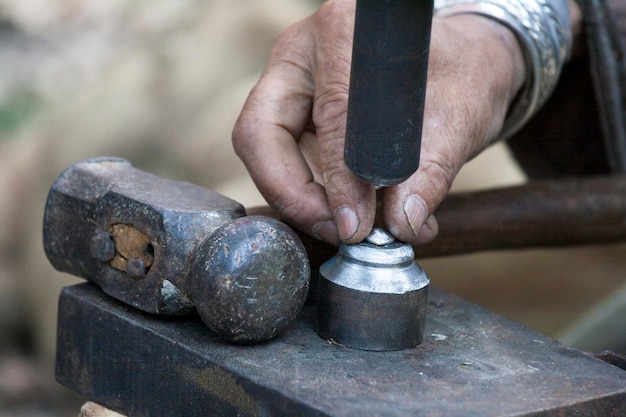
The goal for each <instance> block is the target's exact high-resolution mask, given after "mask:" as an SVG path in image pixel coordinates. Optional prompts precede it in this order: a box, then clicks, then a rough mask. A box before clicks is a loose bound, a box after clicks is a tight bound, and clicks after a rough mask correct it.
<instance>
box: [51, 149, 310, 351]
mask: <svg viewBox="0 0 626 417" xmlns="http://www.w3.org/2000/svg"><path fill="white" fill-rule="evenodd" d="M43 241H44V249H45V252H46V255H47V256H48V259H49V260H50V262H51V263H52V265H53V266H54V267H55V268H56V269H57V270H59V271H62V272H68V273H70V274H73V275H76V276H79V277H82V278H85V279H87V280H88V281H90V282H92V283H94V284H96V285H97V286H99V287H100V288H101V289H102V290H103V291H104V292H105V293H107V294H109V295H110V296H112V297H114V298H116V299H117V300H119V301H122V302H124V303H126V304H128V305H131V306H133V307H135V308H138V309H140V310H143V311H146V312H148V313H153V314H164V315H180V314H187V313H190V312H192V311H194V310H195V311H197V312H198V314H199V315H200V317H201V318H202V320H203V321H204V322H205V323H206V324H207V326H208V327H209V328H211V329H212V330H213V331H215V332H216V333H218V334H219V335H220V336H221V337H222V338H224V339H226V340H228V341H232V342H237V343H241V344H251V343H258V342H263V341H265V340H268V339H271V338H272V337H274V336H276V335H277V334H278V333H280V331H281V330H283V329H284V328H286V327H287V326H288V325H289V324H290V323H291V322H292V321H293V319H295V317H296V316H297V314H298V313H299V311H300V309H301V307H302V305H303V304H304V301H305V299H306V295H307V293H308V288H309V280H310V267H309V263H308V258H307V255H306V251H305V249H304V247H303V245H302V243H301V242H300V240H299V239H298V237H297V236H296V234H295V233H294V232H293V231H292V230H291V229H289V228H288V227H287V226H286V225H284V224H283V223H281V222H279V221H277V220H275V219H271V218H267V217H262V216H249V217H246V216H245V210H244V208H243V206H241V205H240V204H239V203H237V202H236V201H234V200H231V199H229V198H226V197H224V196H222V195H221V194H218V193H216V192H213V191H211V190H208V189H206V188H203V187H200V186H197V185H194V184H190V183H186V182H181V181H174V180H169V179H165V178H161V177H158V176H155V175H152V174H149V173H146V172H143V171H141V170H139V169H137V168H135V167H133V166H132V165H131V164H130V163H129V162H128V161H126V160H124V159H119V158H96V159H90V160H86V161H82V162H79V163H77V164H74V165H72V166H71V167H69V168H68V169H66V170H65V171H64V172H63V173H62V174H61V175H60V176H59V178H58V179H57V180H56V181H55V182H54V184H53V185H52V187H51V189H50V192H49V194H48V200H47V202H46V209H45V214H44V224H43Z"/></svg>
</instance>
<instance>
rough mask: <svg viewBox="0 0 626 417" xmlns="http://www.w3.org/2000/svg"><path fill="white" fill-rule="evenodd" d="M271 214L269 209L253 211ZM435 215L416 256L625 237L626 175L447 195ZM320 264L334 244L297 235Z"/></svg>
mask: <svg viewBox="0 0 626 417" xmlns="http://www.w3.org/2000/svg"><path fill="white" fill-rule="evenodd" d="M259 210H260V211H261V212H262V214H265V215H271V211H270V210H269V209H268V208H257V209H252V210H251V211H253V212H255V213H257V214H258V213H259ZM435 216H436V217H437V220H438V222H439V234H438V235H437V238H435V240H433V241H432V242H431V243H429V244H427V245H423V246H415V247H414V249H415V256H416V258H417V259H420V258H425V257H434V256H445V255H455V254H464V253H471V252H478V251H486V250H502V249H521V248H534V247H556V246H572V245H582V244H593V243H609V242H618V241H623V240H626V176H624V175H613V176H604V177H579V178H566V179H560V180H541V181H531V182H528V183H526V184H524V185H520V186H513V187H507V188H499V189H491V190H486V191H474V192H464V193H454V194H450V195H449V196H448V197H447V198H446V199H445V200H444V201H443V202H442V203H441V205H440V206H439V208H438V209H437V211H436V213H435ZM299 235H300V237H301V239H302V240H303V243H304V245H305V246H306V248H307V251H308V253H309V256H310V258H311V266H313V267H315V266H318V265H320V264H321V263H322V262H324V261H325V260H326V259H328V258H330V257H331V256H333V255H334V254H335V253H336V248H334V247H332V246H331V245H328V244H325V243H323V242H320V241H317V240H315V239H313V238H311V237H309V236H307V235H304V234H302V233H299Z"/></svg>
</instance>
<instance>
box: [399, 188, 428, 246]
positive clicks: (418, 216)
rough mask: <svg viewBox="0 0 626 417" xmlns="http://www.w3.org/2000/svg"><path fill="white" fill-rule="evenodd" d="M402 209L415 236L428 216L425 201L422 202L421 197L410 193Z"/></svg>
mask: <svg viewBox="0 0 626 417" xmlns="http://www.w3.org/2000/svg"><path fill="white" fill-rule="evenodd" d="M402 210H403V211H404V215H405V216H406V220H407V222H408V223H409V226H411V230H412V231H413V234H414V235H415V236H417V234H418V233H419V231H420V229H421V228H422V225H423V224H424V222H425V221H426V219H427V218H428V207H426V202H424V199H423V198H422V197H420V196H417V195H413V194H412V195H410V196H408V197H407V198H406V200H405V201H404V206H402Z"/></svg>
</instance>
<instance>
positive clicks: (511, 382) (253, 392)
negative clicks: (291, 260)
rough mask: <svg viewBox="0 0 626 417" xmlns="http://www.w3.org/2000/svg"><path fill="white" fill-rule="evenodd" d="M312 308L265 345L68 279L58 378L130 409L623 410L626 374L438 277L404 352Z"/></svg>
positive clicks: (312, 412) (182, 412)
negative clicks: (319, 331)
mask: <svg viewBox="0 0 626 417" xmlns="http://www.w3.org/2000/svg"><path fill="white" fill-rule="evenodd" d="M313 310H314V308H313V306H311V305H307V306H305V309H304V310H303V312H302V313H301V314H300V316H299V318H298V319H297V320H296V321H295V322H294V323H293V324H292V326H290V327H289V328H288V329H287V330H286V331H285V332H283V333H282V334H281V335H280V336H278V337H277V338H276V339H274V340H272V341H271V342H268V343H266V344H263V345H255V346H237V345H231V344H227V343H224V342H223V341H221V340H220V339H219V338H218V337H217V336H216V335H214V334H213V333H211V332H210V331H208V330H207V328H206V327H205V326H203V325H202V324H201V323H200V321H199V320H198V319H194V318H193V317H186V318H181V317H163V316H161V317H156V316H151V315H149V314H145V313H141V312H139V311H137V310H134V309H132V308H129V307H128V306H126V305H124V304H121V303H119V302H117V301H115V300H113V299H111V298H110V297H108V296H106V295H105V294H104V293H102V292H101V291H99V290H98V289H97V288H96V287H94V286H92V285H90V284H81V285H78V286H73V287H68V288H66V289H64V291H63V293H62V295H61V299H60V309H59V338H58V357H57V368H56V373H57V379H58V380H59V382H61V383H62V384H64V385H66V386H67V387H69V388H71V389H73V390H75V391H78V392H80V393H81V394H83V395H85V396H87V397H89V398H90V399H91V400H94V401H96V402H99V403H101V404H103V405H105V406H107V407H109V408H112V409H114V410H117V411H120V412H122V413H125V414H128V415H130V416H133V417H142V416H174V415H176V416H206V415H240V416H253V415H258V416H282V415H284V416H321V415H329V416H446V417H454V416H463V417H468V416H480V417H490V416H572V415H577V416H578V415H580V416H602V417H606V416H614V417H616V416H623V415H626V372H624V371H623V370H621V369H619V368H617V367H615V366H613V365H610V364H608V363H605V362H603V361H601V360H599V359H596V358H594V357H592V356H591V355H586V354H582V353H580V352H578V351H575V350H572V349H568V348H566V347H564V346H562V345H561V344H559V343H558V342H556V341H554V340H551V339H549V338H546V337H545V336H543V335H541V334H539V333H536V332H534V331H531V330H529V329H527V328H525V327H523V326H521V325H518V324H516V323H513V322H511V321H508V320H506V319H504V318H502V317H500V316H497V315H495V314H493V313H490V312H488V311H486V310H484V309H481V308H479V307H477V306H475V305H473V304H471V303H468V302H466V301H463V300H461V299H460V298H458V297H456V296H454V295H451V294H449V293H446V292H443V291H441V290H438V289H436V288H432V287H431V289H430V302H429V304H428V314H427V319H426V330H425V340H424V342H423V343H422V344H421V345H420V346H418V347H416V348H414V349H409V350H403V351H396V352H368V351H360V350H354V349H348V348H345V347H342V346H339V345H336V344H332V343H328V342H327V341H326V340H324V339H322V338H320V337H318V336H317V335H316V333H315V331H314V329H313V321H314V317H313Z"/></svg>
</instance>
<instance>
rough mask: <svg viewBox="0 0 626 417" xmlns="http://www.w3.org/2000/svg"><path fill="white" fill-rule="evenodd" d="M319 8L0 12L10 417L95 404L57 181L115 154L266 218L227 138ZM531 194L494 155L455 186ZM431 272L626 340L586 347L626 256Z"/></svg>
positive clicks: (560, 257) (495, 300)
mask: <svg viewBox="0 0 626 417" xmlns="http://www.w3.org/2000/svg"><path fill="white" fill-rule="evenodd" d="M318 3H319V2H318V1H314V0H211V1H193V0H108V1H96V0H20V1H15V0H0V416H3V417H11V416H31V417H37V416H74V415H77V414H78V410H79V408H80V405H81V404H82V403H83V402H85V401H86V399H84V398H81V397H79V396H78V395H74V394H72V393H70V392H69V391H68V390H66V389H64V388H63V387H61V386H60V385H58V384H57V383H56V382H55V381H54V370H53V369H54V354H55V332H56V328H55V326H56V308H57V306H56V303H57V298H58V294H59V291H60V289H61V287H62V286H64V285H71V284H73V283H77V282H80V280H79V279H76V278H73V277H71V276H69V275H65V274H61V273H58V272H56V271H54V270H53V269H52V267H51V266H50V265H49V263H48V261H47V259H46V258H45V255H44V253H43V248H42V238H41V220H42V216H43V210H44V204H45V199H46V194H47V192H48V189H49V187H50V185H51V184H52V182H53V181H54V180H55V179H56V177H57V176H58V175H59V174H60V173H61V172H62V171H63V169H65V168H66V167H68V166H69V165H71V164H72V163H74V162H77V161H78V160H81V159H85V158H89V157H94V156H104V155H108V156H120V157H124V158H127V159H129V160H130V161H131V162H132V163H133V164H134V165H135V166H137V167H139V168H141V169H143V170H146V171H149V172H152V173H155V174H157V175H161V176H164V177H169V178H174V179H179V180H186V181H191V182H195V183H198V184H201V185H203V186H205V187H208V188H211V189H213V190H215V191H218V192H221V193H223V194H225V195H226V196H228V197H231V198H233V199H235V200H238V201H239V202H241V203H243V204H244V205H245V206H254V205H260V204H263V199H262V198H261V197H260V196H259V194H258V192H257V191H256V190H255V188H254V186H253V185H252V182H251V181H250V179H249V178H248V175H247V173H246V171H245V168H244V167H243V165H242V164H241V163H240V162H239V160H238V159H237V158H236V156H235V155H234V153H233V151H232V148H231V144H230V132H231V129H232V126H233V124H234V121H235V119H236V117H237V115H238V112H239V110H240V108H241V106H242V104H243V102H244V100H245V98H246V96H247V93H248V91H249V90H250V89H251V88H252V86H253V85H254V83H255V82H256V80H257V79H258V77H259V73H260V71H261V70H262V68H263V66H264V63H265V60H266V57H267V56H268V54H269V51H270V49H271V46H272V44H273V42H274V39H275V38H276V36H277V34H278V33H279V32H280V31H281V30H282V29H284V28H286V27H287V26H288V25H289V24H291V23H292V22H294V21H296V20H299V19H301V18H303V17H305V16H307V15H309V14H310V13H312V12H313V11H314V10H315V8H316V7H317V5H318ZM524 181H525V177H524V175H523V174H522V173H521V172H520V170H519V169H518V167H517V166H516V165H515V163H514V162H513V161H512V160H511V159H510V157H509V154H508V151H507V149H506V147H505V146H504V145H497V146H495V147H493V148H492V149H490V150H489V151H487V152H486V153H485V154H483V155H482V156H480V157H479V158H477V159H475V160H474V161H472V162H471V163H470V164H468V166H467V167H466V168H465V169H464V170H463V172H462V174H461V175H460V177H459V179H458V180H457V182H456V183H455V186H454V187H455V190H468V189H482V188H488V187H497V186H506V185H512V184H519V183H522V182H524ZM420 264H421V265H422V266H423V267H424V268H425V269H426V270H427V272H428V273H429V274H430V276H431V279H432V282H433V284H434V285H436V286H439V287H443V288H445V289H448V290H450V291H452V292H455V293H457V294H459V295H461V296H462V297H465V298H467V299H469V300H471V301H474V302H476V303H478V304H480V305H482V306H484V307H485V308H487V309H490V310H492V311H495V312H498V313H499V314H502V315H504V316H506V317H509V318H511V319H513V320H516V321H519V322H522V323H524V324H526V325H527V326H529V327H532V328H534V329H536V330H538V331H541V332H543V333H545V334H547V335H550V336H555V337H558V338H560V339H561V340H563V341H564V342H565V343H568V344H571V345H575V346H578V347H580V348H583V349H590V350H592V351H600V350H603V349H609V348H612V349H620V348H619V347H616V345H615V342H614V341H615V340H618V339H620V338H621V340H623V339H624V334H625V333H626V328H625V326H626V325H625V324H624V323H623V322H621V321H620V323H621V325H618V326H612V327H611V329H610V330H609V331H608V334H606V332H605V334H604V336H594V337H593V342H594V343H595V345H589V344H585V342H587V341H589V339H591V337H589V336H588V335H589V334H590V333H585V331H587V330H588V329H589V327H590V326H592V327H593V326H594V325H593V323H592V324H589V323H590V320H591V321H593V318H594V317H599V316H602V314H604V312H606V311H607V306H614V305H616V303H617V304H619V302H622V303H623V300H624V298H626V295H625V294H626V291H625V290H624V278H625V277H626V273H625V271H626V245H623V244H620V245H604V246H598V247H583V248H574V249H558V250H556V249H551V250H527V251H517V252H498V253H483V254H474V255H466V256H455V257H447V258H440V259H427V260H420ZM596 327H597V326H596ZM581 329H582V330H581ZM622 347H623V345H622Z"/></svg>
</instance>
